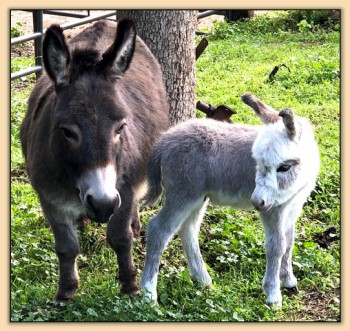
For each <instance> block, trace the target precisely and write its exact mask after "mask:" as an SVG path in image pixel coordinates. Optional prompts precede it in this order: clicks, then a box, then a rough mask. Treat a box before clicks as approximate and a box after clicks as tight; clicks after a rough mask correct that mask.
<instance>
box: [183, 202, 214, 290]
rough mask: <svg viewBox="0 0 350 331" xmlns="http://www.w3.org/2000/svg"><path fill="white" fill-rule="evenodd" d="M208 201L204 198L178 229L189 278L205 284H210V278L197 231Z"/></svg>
mask: <svg viewBox="0 0 350 331" xmlns="http://www.w3.org/2000/svg"><path fill="white" fill-rule="evenodd" d="M208 202H209V199H206V200H205V201H204V203H203V205H202V206H199V207H198V208H196V209H195V210H194V211H193V212H192V213H191V214H190V216H189V217H188V218H187V220H186V221H185V222H184V223H183V224H182V226H181V229H180V230H179V236H180V238H181V241H182V245H183V249H184V253H185V256H186V259H187V262H188V268H189V270H190V274H191V278H192V279H193V280H197V281H199V282H201V283H202V284H203V285H207V286H209V285H211V283H212V280H211V278H210V276H209V273H208V271H207V269H206V267H205V263H204V261H203V258H202V254H201V251H200V248H199V243H198V233H199V228H200V225H201V222H202V219H203V216H204V213H205V209H206V207H207V205H208Z"/></svg>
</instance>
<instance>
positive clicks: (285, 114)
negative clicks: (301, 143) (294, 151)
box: [279, 108, 296, 140]
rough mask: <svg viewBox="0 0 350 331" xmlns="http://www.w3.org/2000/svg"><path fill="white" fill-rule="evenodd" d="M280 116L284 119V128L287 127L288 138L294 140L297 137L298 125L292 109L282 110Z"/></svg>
mask: <svg viewBox="0 0 350 331" xmlns="http://www.w3.org/2000/svg"><path fill="white" fill-rule="evenodd" d="M279 116H281V117H282V119H283V123H284V126H285V127H286V130H287V133H288V137H289V138H290V139H291V140H293V139H294V137H295V135H296V125H295V119H294V114H293V112H292V110H291V109H288V108H286V109H282V110H281V111H280V113H279Z"/></svg>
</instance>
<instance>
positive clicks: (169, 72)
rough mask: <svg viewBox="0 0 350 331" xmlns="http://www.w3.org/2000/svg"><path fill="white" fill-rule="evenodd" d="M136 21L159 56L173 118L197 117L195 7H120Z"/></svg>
mask: <svg viewBox="0 0 350 331" xmlns="http://www.w3.org/2000/svg"><path fill="white" fill-rule="evenodd" d="M126 17H128V18H131V19H134V20H135V22H136V27H137V32H138V35H139V36H140V37H141V38H142V39H143V41H144V42H145V43H146V44H147V46H148V47H149V48H150V50H151V51H152V53H153V54H154V56H155V57H156V58H157V59H158V61H159V63H160V65H161V67H162V71H163V77H164V83H165V86H166V91H167V95H168V102H169V109H170V122H171V124H172V125H175V124H177V123H179V122H183V121H186V120H187V119H189V118H193V117H195V114H196V113H195V84H196V75H195V30H196V26H197V11H196V10H118V11H117V18H118V20H120V19H121V18H126Z"/></svg>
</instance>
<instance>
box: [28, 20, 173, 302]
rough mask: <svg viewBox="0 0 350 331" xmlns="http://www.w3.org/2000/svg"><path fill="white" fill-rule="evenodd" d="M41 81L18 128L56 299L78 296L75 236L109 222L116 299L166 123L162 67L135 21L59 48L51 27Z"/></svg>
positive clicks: (126, 280)
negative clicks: (49, 247)
mask: <svg viewBox="0 0 350 331" xmlns="http://www.w3.org/2000/svg"><path fill="white" fill-rule="evenodd" d="M43 58H44V66H45V70H46V74H44V75H43V76H42V77H41V78H40V79H39V80H38V81H37V83H36V86H35V88H34V90H33V92H32V94H31V96H30V98H29V101H28V112H27V114H26V116H25V118H24V121H23V123H22V127H21V142H22V148H23V153H24V155H25V159H26V165H27V170H28V174H29V178H30V180H31V183H32V185H33V187H34V189H35V190H36V191H37V193H38V196H39V199H40V203H41V206H42V209H43V212H44V215H45V217H46V219H47V221H48V222H49V224H50V227H51V229H52V232H53V234H54V237H55V249H56V253H57V256H58V260H59V284H58V291H57V293H56V295H55V299H56V300H58V301H63V300H69V299H72V298H73V296H74V293H75V291H76V289H77V288H78V280H79V277H78V271H77V266H76V258H77V255H78V254H79V242H78V238H77V233H76V231H77V229H78V228H79V226H80V225H81V223H82V222H83V221H84V220H85V219H86V218H89V219H91V220H93V221H96V222H99V223H107V222H108V224H107V240H108V243H109V244H110V246H111V247H112V248H113V250H114V251H115V252H116V254H117V260H118V266H119V281H120V284H121V290H120V291H121V293H127V294H133V293H136V292H137V291H138V286H137V283H136V269H135V267H134V265H133V260H132V238H133V235H137V234H138V233H139V231H140V222H139V217H138V198H139V197H140V191H141V187H142V186H143V184H144V182H145V178H146V169H147V162H148V159H149V155H150V151H151V148H152V146H153V144H154V142H155V140H156V139H157V137H158V136H159V135H160V133H161V132H162V131H164V130H166V129H167V128H168V126H169V124H168V106H167V100H166V94H165V89H164V86H163V78H162V73H161V70H160V66H159V64H158V62H157V61H156V59H155V58H154V56H153V55H152V54H151V52H150V51H149V49H148V48H147V46H146V45H145V44H144V43H143V41H141V39H140V38H139V37H137V36H136V29H135V25H134V23H133V21H131V20H123V21H120V22H119V23H118V25H117V24H116V23H113V22H110V21H99V22H97V23H95V24H94V25H93V26H91V27H89V28H87V29H85V30H84V31H83V32H81V33H80V34H79V35H77V36H76V37H74V38H73V39H72V40H71V41H70V42H69V43H67V42H66V40H65V37H64V34H63V31H62V29H61V28H60V27H59V26H58V25H53V26H51V27H49V28H48V29H47V31H46V33H45V38H44V42H43Z"/></svg>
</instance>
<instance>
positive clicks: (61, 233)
mask: <svg viewBox="0 0 350 331" xmlns="http://www.w3.org/2000/svg"><path fill="white" fill-rule="evenodd" d="M49 223H50V225H51V229H52V232H53V234H54V236H55V249H56V254H57V257H58V261H59V283H58V290H57V293H56V295H55V297H54V299H55V300H56V301H68V300H71V299H73V297H74V293H75V291H76V290H77V288H78V283H79V275H78V269H77V266H76V257H77V256H78V254H79V242H78V238H77V233H76V230H75V229H74V227H73V225H72V224H66V223H58V222H56V221H52V220H51V221H49Z"/></svg>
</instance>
